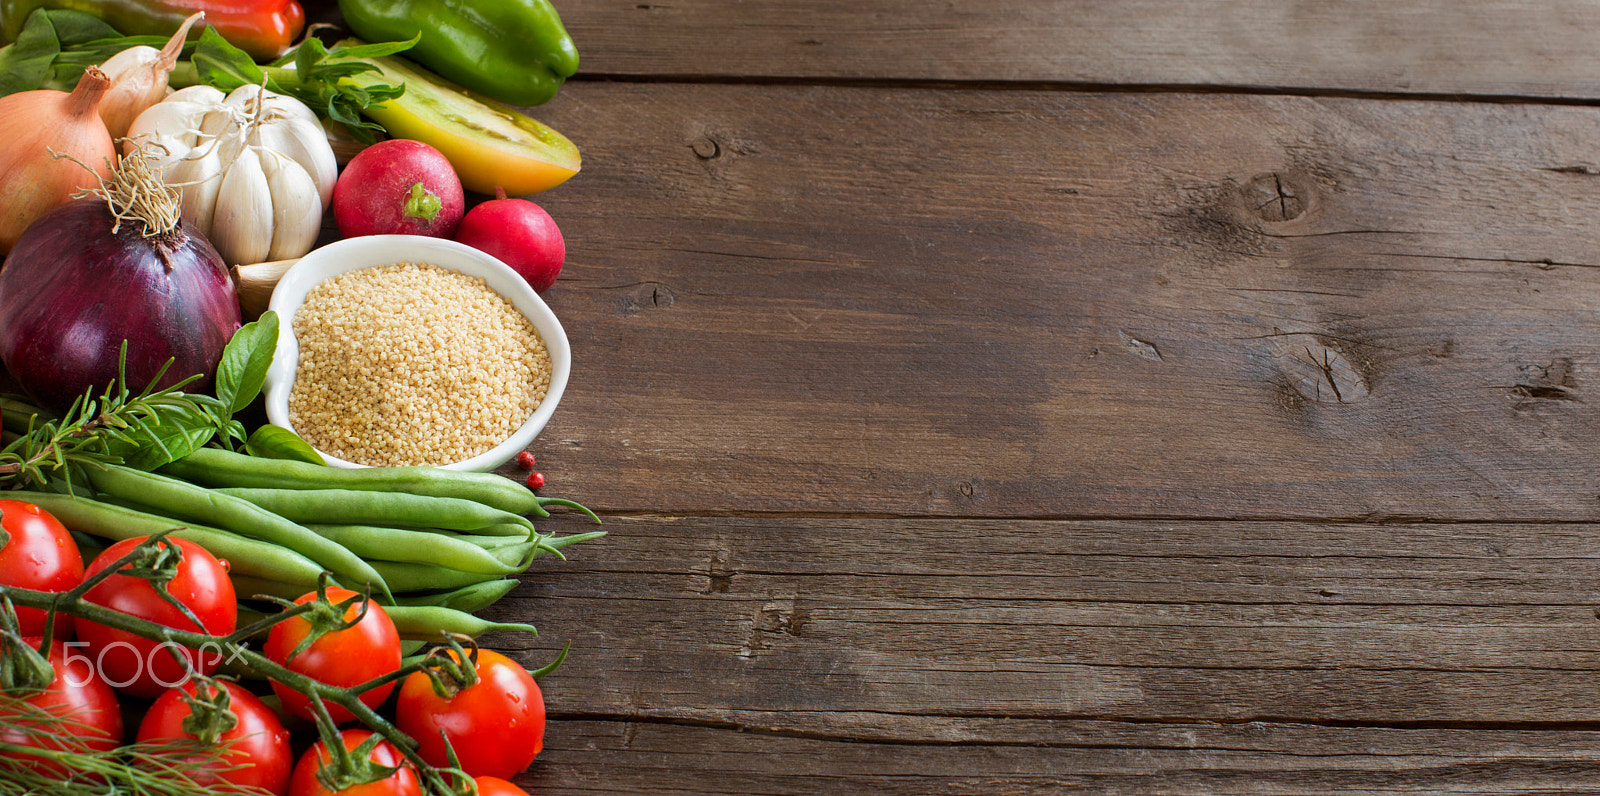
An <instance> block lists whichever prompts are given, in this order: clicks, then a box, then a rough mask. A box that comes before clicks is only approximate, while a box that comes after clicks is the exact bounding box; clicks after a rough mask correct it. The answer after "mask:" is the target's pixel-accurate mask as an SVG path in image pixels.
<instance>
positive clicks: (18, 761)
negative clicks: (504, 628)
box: [0, 500, 560, 796]
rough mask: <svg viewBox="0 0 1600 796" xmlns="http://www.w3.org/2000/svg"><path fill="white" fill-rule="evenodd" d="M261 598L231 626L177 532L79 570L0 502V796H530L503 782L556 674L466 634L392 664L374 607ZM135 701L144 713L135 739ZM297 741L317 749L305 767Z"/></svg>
mask: <svg viewBox="0 0 1600 796" xmlns="http://www.w3.org/2000/svg"><path fill="white" fill-rule="evenodd" d="M270 599H272V600H273V601H274V602H276V603H277V605H278V608H279V609H280V610H279V611H277V612H276V613H267V614H264V615H262V616H260V618H258V619H255V620H254V621H250V622H248V623H244V622H241V619H240V616H241V612H240V610H239V606H238V601H237V595H236V594H235V593H234V589H233V585H232V583H231V581H230V580H229V577H228V565H227V563H226V562H225V561H221V560H219V559H217V558H216V557H215V556H213V555H212V554H211V553H209V552H207V551H206V550H205V548H203V547H201V546H200V545H198V544H195V543H194V542H191V541H188V540H185V539H181V538H177V537H175V536H171V535H157V536H154V537H135V538H130V539H125V540H123V541H120V542H117V543H115V544H112V545H111V546H110V547H107V548H106V549H105V550H103V551H101V552H100V553H99V554H98V555H97V556H95V557H94V558H93V559H92V561H91V562H90V563H89V564H88V565H87V566H85V564H84V561H83V556H82V554H81V553H80V550H79V547H78V545H77V543H76V542H75V541H74V538H73V536H72V535H71V534H70V533H69V532H68V531H67V530H66V529H65V528H64V527H62V525H61V523H59V522H57V521H56V520H55V518H53V517H52V516H50V515H49V514H48V513H46V512H45V511H43V510H42V509H40V508H39V507H37V506H34V505H31V504H28V503H23V502H20V501H15V500H0V793H6V792H7V791H6V790H5V788H4V787H3V786H4V784H5V783H6V782H8V781H9V782H13V783H23V784H27V783H30V782H34V781H38V782H53V783H57V784H59V783H63V782H73V781H82V782H95V783H104V782H108V781H109V782H112V783H115V782H117V778H118V777H119V776H124V775H126V776H129V777H134V778H135V779H134V780H130V782H131V783H133V784H135V785H137V786H139V787H142V788H150V787H153V786H152V784H151V783H155V785H156V786H160V787H159V788H157V789H156V790H152V791H150V792H152V793H160V794H170V795H171V796H194V795H195V794H208V793H233V794H237V793H257V794H273V795H274V796H325V795H326V796H332V795H333V794H350V796H423V794H437V796H444V794H471V793H473V792H476V793H478V794H480V796H515V795H516V794H522V793H524V792H523V791H522V790H521V789H519V788H517V787H516V786H514V785H512V784H511V783H510V782H509V781H508V780H509V779H511V778H512V777H514V776H515V775H516V774H518V773H519V772H521V771H523V770H524V769H526V768H527V767H528V766H529V765H530V764H531V763H532V762H533V759H534V757H535V756H536V755H538V753H539V751H540V750H541V749H542V747H543V741H544V723H545V721H544V718H545V717H544V701H543V698H542V696H541V694H540V691H539V687H538V685H537V684H536V682H535V679H534V678H535V676H536V675H541V674H543V673H545V672H547V671H549V670H551V669H553V668H554V667H555V666H556V665H559V663H560V660H559V659H558V660H557V661H556V662H555V663H553V664H551V665H550V666H548V667H545V668H544V669H541V670H539V671H538V672H531V673H530V672H529V671H527V670H526V669H524V668H523V667H522V666H521V665H520V664H518V663H517V662H515V661H513V660H511V659H510V658H508V657H506V656H504V655H501V654H499V653H497V652H494V651H491V650H488V649H480V648H478V647H477V645H476V644H475V643H474V642H473V641H472V639H470V638H468V637H465V636H446V637H442V638H441V639H439V641H440V642H441V643H440V644H438V645H436V646H434V647H433V648H432V649H431V650H430V651H428V652H427V653H426V654H422V655H418V656H414V657H412V658H403V657H402V651H401V638H400V634H399V632H398V631H397V629H396V627H395V624H394V622H393V621H392V620H391V619H390V618H389V616H388V614H387V613H386V612H385V611H384V609H383V606H382V605H380V604H378V602H377V601H375V600H374V599H372V598H371V597H370V595H368V594H364V593H358V592H355V591H352V590H349V589H344V588H340V587H338V586H334V585H330V584H328V583H326V582H323V583H322V584H319V586H318V587H317V589H316V590H314V591H312V592H310V593H307V594H305V595H303V596H301V597H300V598H299V599H297V600H293V601H288V600H281V599H276V598H270ZM241 625H242V626H241ZM255 643H259V644H260V650H259V651H257V650H255V649H254V648H253V647H252V646H251V645H252V644H255ZM219 672H225V674H219ZM235 674H244V675H247V676H252V677H260V678H263V679H265V681H266V682H267V683H269V684H270V689H271V693H270V694H266V693H258V692H257V691H263V692H264V691H265V689H257V690H251V689H250V688H247V687H245V686H244V685H241V683H240V681H238V680H235V679H233V676H232V675H235ZM129 700H153V701H151V702H150V703H149V707H148V709H146V710H145V711H144V714H143V719H142V721H141V722H140V723H139V726H138V727H137V728H125V727H124V726H123V715H124V714H123V710H122V704H121V703H122V702H123V701H129ZM274 703H275V704H274ZM391 705H392V707H390V706H391ZM303 727H314V728H315V735H316V740H315V742H313V743H311V744H310V745H309V747H308V748H305V749H304V750H303V751H302V752H301V753H300V754H299V755H298V756H296V755H295V754H294V746H295V744H294V743H293V737H295V736H292V735H291V732H290V728H303ZM128 729H132V730H133V732H132V733H131V735H132V738H131V739H130V738H128V737H127V736H128V735H129V734H130V733H128V732H127V730H128ZM305 737H309V733H307V734H306V736H305ZM119 766H120V768H119ZM152 772H155V773H154V774H152ZM137 777H153V778H152V779H150V780H149V781H146V780H140V779H137ZM19 792H20V791H19Z"/></svg>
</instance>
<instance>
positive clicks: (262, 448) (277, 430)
mask: <svg viewBox="0 0 1600 796" xmlns="http://www.w3.org/2000/svg"><path fill="white" fill-rule="evenodd" d="M244 452H245V453H248V454H250V455H251V456H256V457H259V458H262V459H288V460H290V461H296V462H310V463H312V464H320V465H323V466H327V464H328V463H327V462H326V461H324V460H323V458H322V454H320V453H317V450H316V448H313V447H311V445H309V444H308V443H307V442H306V441H305V440H303V439H301V438H300V436H299V435H298V434H296V433H294V432H293V431H290V430H289V429H286V428H284V427H283V426H274V425H272V424H271V423H268V424H267V425H264V426H262V427H261V428H258V429H256V433H254V434H251V435H250V439H248V440H246V441H245V443H244Z"/></svg>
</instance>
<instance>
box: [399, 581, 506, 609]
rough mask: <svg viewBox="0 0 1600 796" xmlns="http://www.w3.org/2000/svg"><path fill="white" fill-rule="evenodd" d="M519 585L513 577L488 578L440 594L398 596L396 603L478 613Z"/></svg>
mask: <svg viewBox="0 0 1600 796" xmlns="http://www.w3.org/2000/svg"><path fill="white" fill-rule="evenodd" d="M517 586H518V581H517V580H515V579H513V578H506V579H504V580H486V581H484V582H482V583H474V584H472V585H471V586H462V587H461V588H459V589H454V590H451V591H446V592H439V593H438V594H419V595H415V596H410V597H396V598H395V599H394V604H395V605H414V606H422V605H437V606H441V607H444V608H454V609H456V610H457V611H466V612H467V613H476V612H478V611H482V610H483V609H485V608H488V607H489V606H491V605H494V604H495V603H496V602H498V601H499V600H500V598H501V597H504V596H506V595H507V594H510V593H511V590H512V589H515V588H516V587H517Z"/></svg>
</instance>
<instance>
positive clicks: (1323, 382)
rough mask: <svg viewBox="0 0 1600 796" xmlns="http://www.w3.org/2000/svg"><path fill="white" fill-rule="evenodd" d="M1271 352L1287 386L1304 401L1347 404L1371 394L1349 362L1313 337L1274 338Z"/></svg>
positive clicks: (1335, 349) (1307, 335) (1306, 335)
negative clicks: (1287, 383)
mask: <svg viewBox="0 0 1600 796" xmlns="http://www.w3.org/2000/svg"><path fill="white" fill-rule="evenodd" d="M1273 348H1274V351H1273V357H1274V359H1275V360H1276V361H1277V363H1278V367H1279V369H1280V370H1282V372H1283V375H1284V376H1285V377H1286V378H1287V380H1288V382H1289V385H1290V386H1291V387H1293V388H1294V391H1295V392H1296V393H1299V394H1300V396H1301V397H1303V398H1305V399H1307V400H1310V401H1316V402H1318V403H1329V404H1350V403H1355V402H1357V401H1361V400H1364V399H1365V398H1366V397H1367V396H1368V395H1370V394H1371V390H1370V389H1369V388H1368V386H1367V380H1366V378H1364V377H1363V376H1362V375H1361V371H1359V370H1357V369H1356V367H1355V365H1353V364H1351V362H1350V359H1349V358H1348V357H1346V356H1345V355H1344V354H1343V353H1342V352H1340V351H1339V350H1338V349H1337V348H1333V347H1331V346H1328V345H1326V344H1324V343H1323V342H1322V341H1320V340H1319V339H1317V337H1316V336H1315V335H1310V334H1288V335H1282V336H1279V337H1276V338H1274V343H1273Z"/></svg>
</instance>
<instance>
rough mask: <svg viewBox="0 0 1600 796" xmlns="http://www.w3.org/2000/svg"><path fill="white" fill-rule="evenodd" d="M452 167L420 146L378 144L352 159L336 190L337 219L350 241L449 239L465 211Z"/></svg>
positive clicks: (395, 140) (400, 140)
mask: <svg viewBox="0 0 1600 796" xmlns="http://www.w3.org/2000/svg"><path fill="white" fill-rule="evenodd" d="M466 205H467V203H466V198H465V197H464V196H462V193H461V180H460V178H458V177H456V172H455V169H453V168H451V167H450V161H449V160H446V159H445V156H444V155H442V154H440V152H439V150H437V149H434V148H433V147H431V146H428V145H427V144H424V143H422V142H421V141H408V140H406V139H403V138H392V139H390V140H388V141H379V142H378V143H376V144H373V145H372V146H369V147H367V148H366V149H363V150H361V152H360V153H359V154H357V155H356V156H355V157H353V158H351V159H350V164H349V165H347V166H345V167H344V173H343V174H340V175H339V181H338V182H336V183H334V186H333V218H334V221H336V222H338V224H339V232H340V233H341V234H343V235H344V236H345V237H347V238H353V237H356V236H358V235H429V236H432V237H435V238H448V237H450V236H451V235H452V234H454V233H455V231H456V227H457V226H458V225H460V223H461V214H462V213H463V212H464V211H465V210H466Z"/></svg>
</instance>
